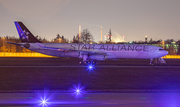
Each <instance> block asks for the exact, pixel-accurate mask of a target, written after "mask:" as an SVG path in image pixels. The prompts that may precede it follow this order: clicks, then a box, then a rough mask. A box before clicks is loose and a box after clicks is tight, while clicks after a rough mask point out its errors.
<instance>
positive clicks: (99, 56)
mask: <svg viewBox="0 0 180 107" xmlns="http://www.w3.org/2000/svg"><path fill="white" fill-rule="evenodd" d="M89 58H90V59H92V60H99V61H103V60H105V59H106V56H104V55H91V56H89Z"/></svg>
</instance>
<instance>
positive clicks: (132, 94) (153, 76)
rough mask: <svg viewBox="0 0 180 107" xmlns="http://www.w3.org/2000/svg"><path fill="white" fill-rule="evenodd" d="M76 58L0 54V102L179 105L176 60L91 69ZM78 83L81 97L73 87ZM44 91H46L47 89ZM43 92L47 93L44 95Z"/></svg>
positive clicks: (16, 106) (21, 106)
mask: <svg viewBox="0 0 180 107" xmlns="http://www.w3.org/2000/svg"><path fill="white" fill-rule="evenodd" d="M78 62H79V59H61V58H0V106H4V107H9V106H13V107H27V106H32V107H37V105H38V106H39V102H40V100H39V97H37V95H40V97H41V96H44V95H47V94H48V95H49V96H52V97H51V99H50V100H49V105H48V106H47V107H59V106H74V107H76V106H78V107H79V106H89V107H101V106H105V107H112V106H114V107H119V106H121V107H144V106H146V107H167V106H169V107H171V106H172V107H173V106H175V107H177V106H180V103H179V97H180V94H179V92H180V79H179V77H180V60H166V62H167V65H163V66H149V65H148V63H149V60H134V59H132V60H126V59H122V60H119V61H99V62H98V64H97V66H94V67H93V68H94V69H93V70H89V69H88V67H87V66H85V65H78ZM77 87H80V88H81V89H82V93H81V95H78V96H76V94H74V89H75V88H77ZM46 90H48V93H47V91H46ZM44 91H45V93H43V92H44Z"/></svg>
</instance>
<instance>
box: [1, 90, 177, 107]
mask: <svg viewBox="0 0 180 107" xmlns="http://www.w3.org/2000/svg"><path fill="white" fill-rule="evenodd" d="M44 95H46V105H44V106H43V104H42V98H43V96H44ZM179 99H180V93H82V94H81V95H76V94H73V93H39V92H38V93H0V106H3V107H27V106H30V107H67V106H68V107H69V106H70V107H84V106H88V107H102V106H103V107H179V106H180V102H179Z"/></svg>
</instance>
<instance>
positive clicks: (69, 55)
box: [64, 51, 79, 57]
mask: <svg viewBox="0 0 180 107" xmlns="http://www.w3.org/2000/svg"><path fill="white" fill-rule="evenodd" d="M64 55H65V56H68V57H79V52H77V51H70V52H65V53H64Z"/></svg>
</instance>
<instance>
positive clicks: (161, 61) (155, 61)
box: [149, 58, 166, 65]
mask: <svg viewBox="0 0 180 107" xmlns="http://www.w3.org/2000/svg"><path fill="white" fill-rule="evenodd" d="M165 64H166V61H165V60H164V59H163V58H155V59H150V64H149V65H165Z"/></svg>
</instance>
